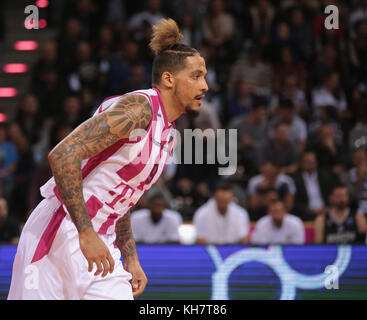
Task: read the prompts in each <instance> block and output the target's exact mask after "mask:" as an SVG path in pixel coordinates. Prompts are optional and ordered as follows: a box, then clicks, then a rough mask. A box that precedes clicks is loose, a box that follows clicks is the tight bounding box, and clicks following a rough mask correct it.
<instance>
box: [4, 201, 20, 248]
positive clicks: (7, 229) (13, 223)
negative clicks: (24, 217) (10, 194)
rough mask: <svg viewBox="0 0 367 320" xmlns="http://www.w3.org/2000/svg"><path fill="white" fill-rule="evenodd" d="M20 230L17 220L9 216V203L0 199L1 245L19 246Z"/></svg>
mask: <svg viewBox="0 0 367 320" xmlns="http://www.w3.org/2000/svg"><path fill="white" fill-rule="evenodd" d="M19 236H20V228H19V224H18V222H17V220H16V219H15V218H13V217H12V216H9V214H8V203H7V201H6V199H5V198H3V197H0V243H7V244H13V245H17V244H18V241H19Z"/></svg>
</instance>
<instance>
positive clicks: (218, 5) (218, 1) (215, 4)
mask: <svg viewBox="0 0 367 320" xmlns="http://www.w3.org/2000/svg"><path fill="white" fill-rule="evenodd" d="M211 9H212V12H213V14H219V13H221V12H223V10H224V5H223V1H222V0H212V2H211Z"/></svg>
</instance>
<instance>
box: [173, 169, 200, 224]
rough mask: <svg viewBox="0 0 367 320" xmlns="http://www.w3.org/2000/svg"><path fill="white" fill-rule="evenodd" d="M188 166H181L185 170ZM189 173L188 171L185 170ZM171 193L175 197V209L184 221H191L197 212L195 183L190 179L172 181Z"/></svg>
mask: <svg viewBox="0 0 367 320" xmlns="http://www.w3.org/2000/svg"><path fill="white" fill-rule="evenodd" d="M184 167H186V166H180V167H179V168H184ZM185 171H186V172H187V170H185ZM170 185H171V191H172V195H173V197H174V200H173V207H174V209H175V210H177V211H179V212H180V213H181V214H182V217H183V219H184V221H190V220H191V219H192V217H193V214H194V212H195V207H194V201H195V189H194V186H193V182H192V180H191V179H189V178H184V177H182V178H179V179H178V181H177V182H176V181H171V184H170Z"/></svg>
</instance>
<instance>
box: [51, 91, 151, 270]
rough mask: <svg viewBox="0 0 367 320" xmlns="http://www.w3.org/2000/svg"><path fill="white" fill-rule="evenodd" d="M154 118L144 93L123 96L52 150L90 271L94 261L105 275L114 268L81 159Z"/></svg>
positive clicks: (61, 190) (53, 164)
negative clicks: (86, 190)
mask: <svg viewBox="0 0 367 320" xmlns="http://www.w3.org/2000/svg"><path fill="white" fill-rule="evenodd" d="M151 118H152V111H151V107H150V105H149V102H148V101H147V100H146V99H145V98H144V97H143V96H140V95H129V96H126V97H122V98H121V99H119V100H118V101H117V102H115V103H114V104H113V105H112V106H111V107H110V108H108V109H107V110H106V111H104V112H102V113H100V114H98V115H96V116H95V117H93V118H91V119H89V120H87V121H86V122H84V123H82V124H81V125H80V126H79V127H77V128H76V129H75V130H74V131H73V132H72V133H70V134H69V135H68V136H67V137H66V138H65V139H64V140H62V141H61V142H60V143H59V144H58V145H57V146H56V147H55V148H54V149H53V150H52V151H51V152H50V154H49V157H48V159H49V162H50V166H51V169H52V173H53V175H54V178H55V181H56V185H57V189H58V192H59V194H60V197H61V199H62V200H63V202H64V204H65V206H66V208H67V210H68V212H69V214H70V216H71V218H72V220H73V222H74V224H75V226H76V228H77V230H78V232H79V242H80V248H81V250H82V252H83V254H84V256H85V257H86V259H87V260H88V265H89V268H88V271H92V269H93V263H95V264H96V265H97V271H96V273H95V274H96V275H98V274H100V273H101V272H102V265H103V269H104V272H103V274H102V276H105V275H106V274H107V272H108V269H110V272H112V270H113V260H112V257H111V255H110V254H109V252H108V250H107V251H106V249H107V247H106V246H105V245H104V243H103V242H102V240H100V239H99V237H98V236H97V234H96V233H95V232H94V230H93V227H92V223H91V220H90V217H89V213H88V210H87V208H86V205H85V201H84V198H83V189H82V186H83V181H82V170H81V162H82V160H83V159H87V158H89V157H92V156H94V155H96V154H98V153H99V152H101V151H103V150H104V149H106V148H107V147H109V146H111V145H112V144H114V143H115V142H117V141H118V140H120V139H123V138H128V137H129V135H130V133H131V132H132V131H133V130H134V129H138V128H142V129H146V128H147V127H148V125H149V122H150V121H151ZM98 240H99V241H98ZM107 261H108V262H109V264H110V268H108V264H107ZM101 264H102V265H101Z"/></svg>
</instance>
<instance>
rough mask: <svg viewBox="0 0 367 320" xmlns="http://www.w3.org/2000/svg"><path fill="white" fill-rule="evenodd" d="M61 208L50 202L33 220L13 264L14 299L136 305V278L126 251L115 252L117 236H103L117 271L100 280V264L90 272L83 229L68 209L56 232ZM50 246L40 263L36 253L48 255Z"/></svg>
mask: <svg viewBox="0 0 367 320" xmlns="http://www.w3.org/2000/svg"><path fill="white" fill-rule="evenodd" d="M60 206H61V204H60V202H59V201H58V200H57V198H56V197H52V198H48V199H44V200H43V201H42V202H40V204H39V205H38V206H37V208H36V209H35V210H34V211H33V212H32V214H31V215H30V217H29V218H28V220H27V222H26V224H25V226H24V228H23V231H22V234H21V237H20V240H19V244H18V248H17V253H16V256H15V260H14V264H13V273H12V280H11V285H10V291H9V295H8V299H9V300H40V299H42V300H43V299H46V300H81V299H85V300H132V299H133V295H132V288H131V284H130V282H129V281H130V280H131V278H132V276H131V274H130V273H129V272H127V271H126V270H125V269H124V268H123V265H122V262H121V260H120V259H121V253H120V250H119V249H118V248H116V247H115V246H114V240H115V234H114V235H99V237H100V238H101V239H102V240H103V242H104V243H105V244H106V246H107V248H108V249H109V250H110V253H111V256H112V257H113V259H114V261H115V268H114V271H113V272H112V273H108V274H107V275H106V276H105V277H104V278H102V277H101V274H99V275H98V276H95V275H94V272H95V271H96V270H97V267H96V265H95V264H94V267H93V272H88V262H87V260H86V258H85V257H84V255H83V253H82V251H81V250H80V246H79V237H78V232H77V229H76V227H75V225H74V223H73V222H72V220H71V218H70V215H69V214H65V212H66V211H65V207H63V209H64V210H61V211H62V212H64V215H63V216H62V217H61V218H62V219H61V218H60V219H59V221H61V223H59V225H58V226H57V228H53V227H52V225H53V224H54V222H55V220H57V219H58V217H57V214H58V212H59V211H60ZM53 229H54V230H53ZM52 238H53V241H52V240H51V242H50V239H52ZM47 243H49V244H50V243H51V245H50V247H49V248H47V250H46V251H44V253H43V254H41V255H40V256H41V257H42V258H39V257H40V256H39V257H38V260H37V261H35V254H36V251H37V252H38V254H39V252H41V253H42V249H43V247H45V245H44V244H47ZM32 261H33V262H32Z"/></svg>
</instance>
